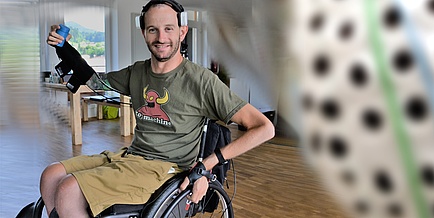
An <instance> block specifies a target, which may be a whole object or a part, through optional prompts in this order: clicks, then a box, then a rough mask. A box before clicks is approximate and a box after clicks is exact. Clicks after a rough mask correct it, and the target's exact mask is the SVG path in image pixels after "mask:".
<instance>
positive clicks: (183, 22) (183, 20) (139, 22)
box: [136, 0, 188, 30]
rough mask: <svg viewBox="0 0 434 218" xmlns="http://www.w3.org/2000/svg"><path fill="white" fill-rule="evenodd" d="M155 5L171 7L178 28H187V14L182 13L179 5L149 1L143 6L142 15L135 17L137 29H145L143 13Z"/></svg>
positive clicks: (162, 1)
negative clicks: (175, 14) (176, 19)
mask: <svg viewBox="0 0 434 218" xmlns="http://www.w3.org/2000/svg"><path fill="white" fill-rule="evenodd" d="M156 4H165V5H167V6H169V7H171V8H172V9H173V10H174V11H176V13H177V17H178V26H187V20H188V17H187V12H185V11H184V8H183V7H182V5H181V4H179V3H178V2H176V1H175V0H151V1H149V2H148V3H147V4H146V5H145V6H143V9H142V13H141V14H140V16H137V17H136V27H137V29H142V30H143V29H145V20H144V16H145V13H146V12H148V10H149V8H151V6H153V5H156Z"/></svg>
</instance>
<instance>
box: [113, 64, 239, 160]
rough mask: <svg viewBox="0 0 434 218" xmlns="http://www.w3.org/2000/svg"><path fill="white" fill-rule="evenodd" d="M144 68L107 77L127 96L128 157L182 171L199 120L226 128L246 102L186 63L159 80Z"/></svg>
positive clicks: (194, 145) (193, 150)
mask: <svg viewBox="0 0 434 218" xmlns="http://www.w3.org/2000/svg"><path fill="white" fill-rule="evenodd" d="M150 63H151V62H150V60H149V59H148V60H146V61H139V62H136V63H134V64H133V65H131V66H129V67H127V68H124V69H122V70H120V71H115V72H110V73H108V75H107V77H108V80H109V82H110V85H111V86H112V87H113V88H115V89H118V90H119V91H121V92H122V93H124V94H127V95H130V96H131V101H132V106H133V109H134V112H135V117H136V123H137V125H136V127H135V129H134V138H133V141H132V144H131V146H130V147H129V151H131V152H134V153H135V154H139V155H142V156H143V157H145V158H147V159H159V160H164V161H169V162H173V163H177V164H178V166H179V167H181V168H188V167H190V166H191V165H192V164H194V162H195V160H196V156H197V155H198V152H199V145H200V139H201V134H202V126H203V125H204V117H208V118H211V119H217V120H221V121H223V122H225V123H228V122H229V121H230V119H231V118H232V116H233V115H234V114H235V113H236V112H237V111H238V110H239V109H240V108H242V107H243V106H244V105H246V102H245V101H244V100H242V99H241V98H240V97H238V96H237V95H236V94H235V93H233V92H232V91H231V90H230V89H229V88H228V87H227V86H226V85H225V84H224V83H222V82H221V81H220V80H219V79H218V77H217V76H216V75H215V74H213V73H212V72H211V71H210V70H208V69H206V68H204V67H201V66H199V65H196V64H194V63H192V62H190V61H189V60H187V59H184V61H183V62H182V63H181V64H180V65H179V66H178V67H177V68H176V69H174V70H172V71H171V72H168V73H165V74H155V73H153V72H152V69H151V65H150Z"/></svg>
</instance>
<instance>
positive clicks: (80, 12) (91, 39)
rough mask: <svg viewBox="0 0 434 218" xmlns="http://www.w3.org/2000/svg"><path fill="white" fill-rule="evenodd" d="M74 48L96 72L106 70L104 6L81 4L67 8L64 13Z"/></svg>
mask: <svg viewBox="0 0 434 218" xmlns="http://www.w3.org/2000/svg"><path fill="white" fill-rule="evenodd" d="M64 21H65V25H66V26H68V27H69V28H70V29H71V30H70V34H71V35H72V38H71V39H70V41H69V42H70V44H71V45H72V46H73V47H74V48H76V49H77V50H78V51H79V52H80V54H81V55H82V57H83V58H84V59H85V60H86V61H87V63H88V64H89V65H90V66H91V67H92V68H93V69H94V70H95V71H96V72H106V58H105V56H106V55H105V8H104V7H97V6H81V7H74V8H72V9H68V10H67V11H65V14H64Z"/></svg>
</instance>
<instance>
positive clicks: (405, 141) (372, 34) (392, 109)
mask: <svg viewBox="0 0 434 218" xmlns="http://www.w3.org/2000/svg"><path fill="white" fill-rule="evenodd" d="M364 2H365V16H366V19H367V24H368V32H369V39H370V42H371V46H372V48H373V52H374V59H375V62H376V65H377V70H378V73H379V79H380V84H381V86H382V89H383V92H384V93H383V94H384V96H385V98H386V103H387V108H388V112H389V113H390V115H391V119H392V120H391V124H392V128H393V131H394V134H395V137H396V140H397V143H398V150H399V152H400V155H401V158H402V161H403V165H404V171H405V174H406V177H407V179H408V183H409V185H410V191H411V193H412V197H413V200H414V203H415V206H416V209H417V211H418V214H419V217H421V218H428V217H430V216H429V209H428V204H427V202H426V199H425V198H424V197H423V194H422V187H421V181H420V177H419V174H418V172H419V171H418V168H417V166H416V163H415V159H414V154H413V151H412V149H411V142H410V138H409V136H408V133H407V132H406V130H405V124H404V118H403V116H402V114H403V113H402V109H401V106H400V104H399V103H398V100H397V97H396V94H395V87H394V85H393V83H392V80H391V78H390V74H391V72H390V69H389V68H388V65H387V62H386V60H385V54H384V50H383V49H382V48H383V47H382V42H381V36H380V32H379V28H380V27H379V25H378V23H379V22H376V21H378V20H379V19H378V17H377V16H376V15H377V14H378V13H376V11H375V6H374V3H375V2H377V1H376V0H364Z"/></svg>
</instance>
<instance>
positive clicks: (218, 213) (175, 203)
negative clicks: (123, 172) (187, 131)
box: [150, 181, 234, 218]
mask: <svg viewBox="0 0 434 218" xmlns="http://www.w3.org/2000/svg"><path fill="white" fill-rule="evenodd" d="M190 193H191V190H185V191H183V192H181V193H178V191H177V190H175V192H173V193H172V195H171V196H168V198H166V201H165V202H164V204H163V205H161V207H160V208H158V209H157V210H156V211H152V212H154V214H155V215H154V216H153V218H157V217H158V218H160V217H162V218H184V217H223V218H233V217H234V213H233V208H232V202H231V200H230V198H229V196H228V194H227V193H226V191H225V190H224V189H223V186H222V185H221V184H220V183H219V182H218V181H215V182H213V183H210V185H209V188H208V194H210V193H211V194H212V195H217V196H218V199H219V202H218V206H217V208H216V209H215V210H214V211H213V212H205V211H204V208H206V204H207V203H208V202H206V199H204V200H202V201H200V202H199V203H198V204H189V203H188V202H187V196H188V195H189V194H190ZM152 212H150V214H153V213H152Z"/></svg>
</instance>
